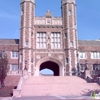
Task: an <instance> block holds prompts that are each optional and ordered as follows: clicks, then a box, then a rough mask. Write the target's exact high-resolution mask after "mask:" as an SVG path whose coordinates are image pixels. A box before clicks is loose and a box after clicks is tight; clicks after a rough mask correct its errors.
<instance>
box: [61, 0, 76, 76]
mask: <svg viewBox="0 0 100 100" xmlns="http://www.w3.org/2000/svg"><path fill="white" fill-rule="evenodd" d="M61 8H62V27H63V29H62V31H63V35H64V37H65V38H64V52H65V56H66V57H65V59H66V65H65V66H66V71H67V72H69V74H70V75H72V71H73V70H75V69H76V70H77V61H78V54H77V49H78V40H77V23H76V2H75V0H62V7H61Z"/></svg>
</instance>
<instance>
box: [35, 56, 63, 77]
mask: <svg viewBox="0 0 100 100" xmlns="http://www.w3.org/2000/svg"><path fill="white" fill-rule="evenodd" d="M44 68H48V69H50V70H52V71H53V72H54V76H64V66H63V64H62V62H61V61H59V60H58V59H56V58H52V57H46V58H43V59H40V60H39V61H38V62H37V64H36V70H35V73H34V76H39V73H40V70H42V69H44Z"/></svg>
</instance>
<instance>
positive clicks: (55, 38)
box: [51, 32, 61, 49]
mask: <svg viewBox="0 0 100 100" xmlns="http://www.w3.org/2000/svg"><path fill="white" fill-rule="evenodd" d="M51 47H52V48H53V49H59V48H61V34H60V33H59V32H58V33H57V32H56V33H51Z"/></svg>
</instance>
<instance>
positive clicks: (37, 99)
mask: <svg viewBox="0 0 100 100" xmlns="http://www.w3.org/2000/svg"><path fill="white" fill-rule="evenodd" d="M73 99H76V100H78V99H79V100H91V97H88V96H75V97H65V96H34V97H20V98H13V100H73Z"/></svg>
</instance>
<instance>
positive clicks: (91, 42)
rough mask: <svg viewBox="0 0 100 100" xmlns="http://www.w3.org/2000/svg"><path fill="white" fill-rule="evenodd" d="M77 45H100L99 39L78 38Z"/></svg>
mask: <svg viewBox="0 0 100 100" xmlns="http://www.w3.org/2000/svg"><path fill="white" fill-rule="evenodd" d="M78 44H79V46H100V40H78Z"/></svg>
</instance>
